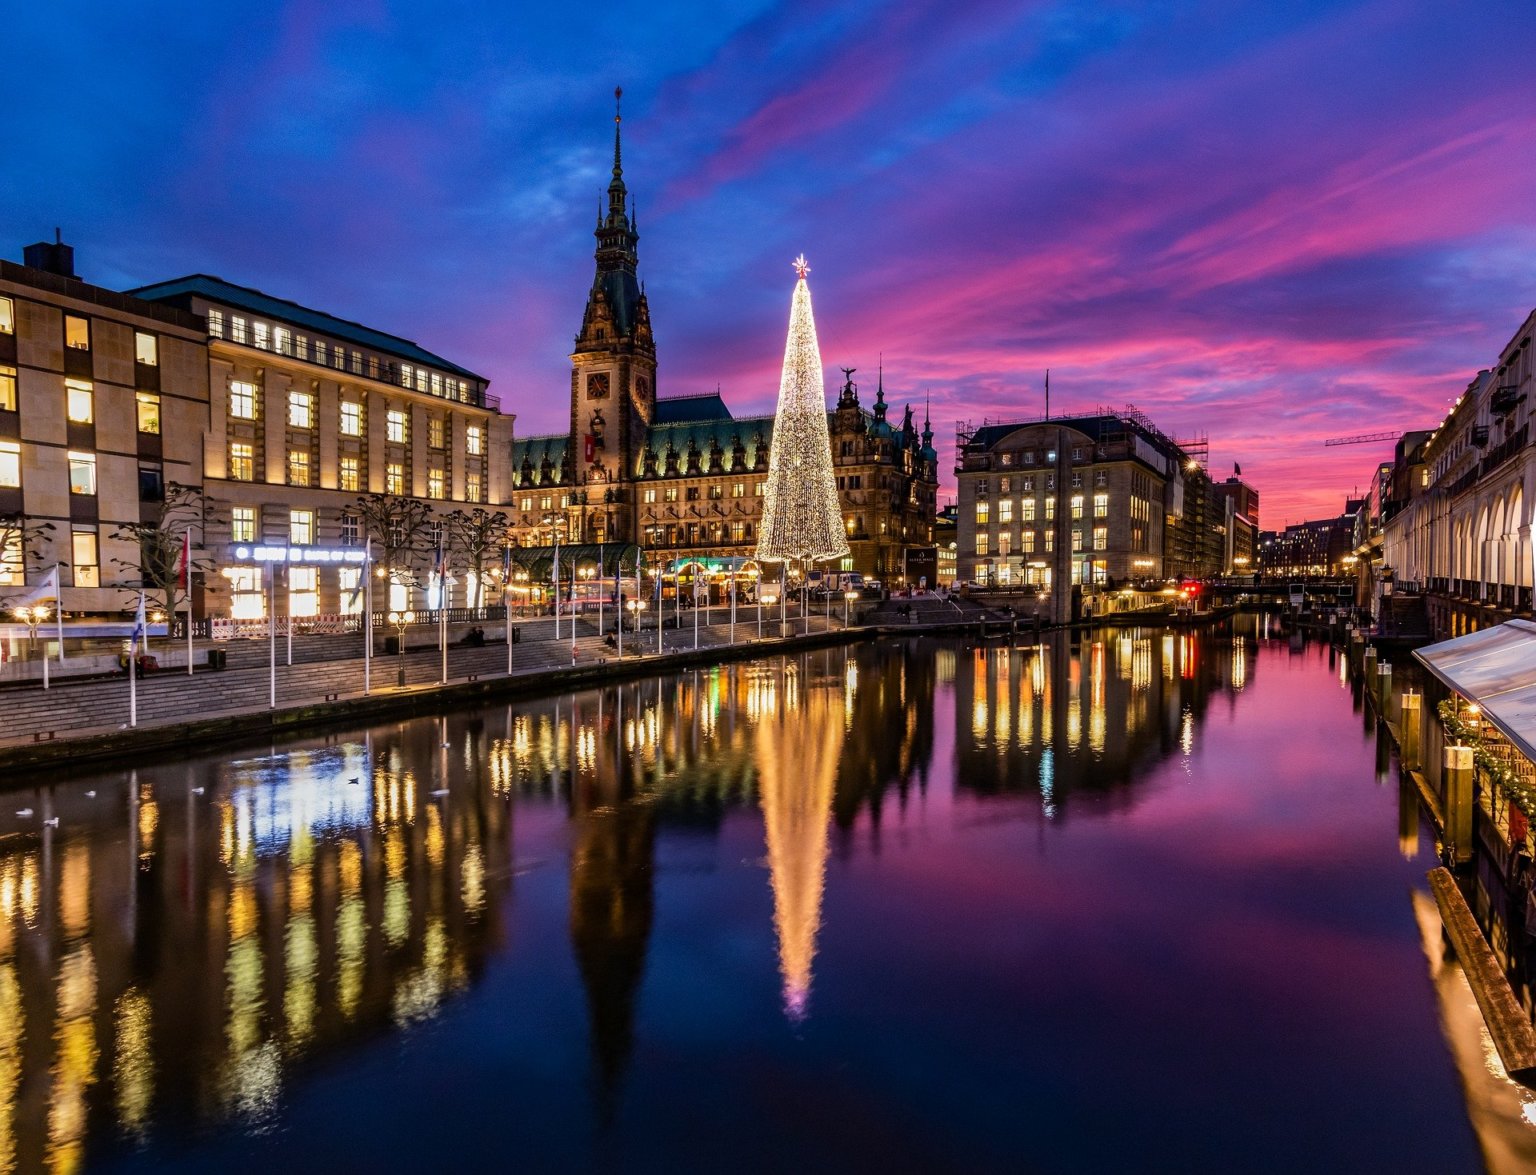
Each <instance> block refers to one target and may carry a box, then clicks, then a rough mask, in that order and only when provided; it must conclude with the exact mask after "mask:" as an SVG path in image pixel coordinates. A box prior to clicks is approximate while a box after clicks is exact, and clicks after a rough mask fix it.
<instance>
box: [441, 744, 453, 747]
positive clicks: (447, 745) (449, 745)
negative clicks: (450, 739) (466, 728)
mask: <svg viewBox="0 0 1536 1175" xmlns="http://www.w3.org/2000/svg"><path fill="white" fill-rule="evenodd" d="M452 745H453V744H452V743H444V744H443V746H445V747H451V746H452Z"/></svg>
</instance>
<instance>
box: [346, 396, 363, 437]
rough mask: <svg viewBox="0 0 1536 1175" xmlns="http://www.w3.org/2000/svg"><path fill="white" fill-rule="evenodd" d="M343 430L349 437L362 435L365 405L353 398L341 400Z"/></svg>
mask: <svg viewBox="0 0 1536 1175" xmlns="http://www.w3.org/2000/svg"><path fill="white" fill-rule="evenodd" d="M341 431H342V432H343V433H344V434H346V435H347V436H349V437H356V436H361V435H362V432H363V406H362V405H361V404H355V403H353V402H352V401H351V400H343V401H342V402H341Z"/></svg>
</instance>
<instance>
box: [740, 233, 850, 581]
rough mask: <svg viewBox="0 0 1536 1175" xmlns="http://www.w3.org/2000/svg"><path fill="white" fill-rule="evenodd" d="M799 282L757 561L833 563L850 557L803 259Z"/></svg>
mask: <svg viewBox="0 0 1536 1175" xmlns="http://www.w3.org/2000/svg"><path fill="white" fill-rule="evenodd" d="M795 270H796V272H797V273H798V274H799V275H800V278H799V280H798V281H797V282H796V283H795V296H794V301H793V303H792V304H791V306H790V311H789V338H788V340H787V341H786V343H785V345H784V374H783V375H782V376H781V377H780V379H779V406H778V411H777V412H776V413H775V414H774V418H773V445H772V447H771V448H770V449H769V451H768V483H767V486H766V488H765V489H764V491H763V521H762V525H761V527H760V528H759V530H758V537H757V557H758V558H759V559H772V560H775V561H778V560H785V559H835V558H837V557H839V556H842V555H846V554H847V553H848V537H847V535H846V534H845V533H844V531H843V514H842V509H841V507H840V506H839V504H838V500H837V482H836V480H835V479H834V477H833V475H832V442H831V440H830V439H829V438H828V436H827V400H826V391H825V388H824V387H823V383H822V374H821V349H820V347H819V346H818V345H817V342H816V319H815V317H814V316H813V315H812V314H811V288H810V286H808V285H806V283H805V275H806V273H808V272H809V267H808V266H807V265H806V264H805V258H804V257H801V258H798V259H797V260H796V261H795Z"/></svg>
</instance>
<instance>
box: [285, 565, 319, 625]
mask: <svg viewBox="0 0 1536 1175" xmlns="http://www.w3.org/2000/svg"><path fill="white" fill-rule="evenodd" d="M319 582H320V569H319V568H318V567H290V568H288V615H290V616H317V615H319V613H320V593H319V592H318V591H317V590H316V587H317V585H318V584H319Z"/></svg>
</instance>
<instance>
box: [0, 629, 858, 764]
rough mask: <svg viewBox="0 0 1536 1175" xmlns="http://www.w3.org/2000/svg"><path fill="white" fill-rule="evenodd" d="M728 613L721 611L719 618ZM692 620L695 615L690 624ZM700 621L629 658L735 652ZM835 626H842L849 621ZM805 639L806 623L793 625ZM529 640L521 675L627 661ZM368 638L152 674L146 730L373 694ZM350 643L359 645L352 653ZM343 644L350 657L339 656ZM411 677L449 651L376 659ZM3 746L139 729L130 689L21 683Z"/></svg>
mask: <svg viewBox="0 0 1536 1175" xmlns="http://www.w3.org/2000/svg"><path fill="white" fill-rule="evenodd" d="M718 612H719V610H718V609H717V610H716V617H718ZM688 618H691V614H686V615H685V620H686V619H688ZM702 619H703V618H702V617H700V621H701V623H700V624H699V627H698V630H697V634H695V630H694V628H693V626H692V625H691V624H688V623H684V624H683V625H682V626H680V627H678V628H665V629H663V631H662V633H661V648H660V649H659V650H658V648H657V634H656V632H655V630H654V629H652V630H649V631H642V632H639V633H634V632H626V633H625V634H624V654H625V658H626V659H630V658H636V657H641V656H650V655H654V654H656V653H657V652H658V651H660V652H662V653H680V652H686V651H691V650H693V649H695V648H699V649H711V648H719V647H722V646H725V645H728V644H730V643H732V642H731V637H732V630H731V627H730V625H729V624H728V623H716V624H712V625H705V624H703V623H702ZM831 627H832V628H833V629H837V628H841V627H842V624H841V618H835V619H834V622H833V623H832V625H831ZM793 628H794V631H795V633H797V634H798V633H799V632H800V631H801V623H800V622H798V621H797V622H795V623H794V624H793ZM827 629H828V624H827V621H826V618H825V617H824V616H816V615H813V616H811V618H810V624H809V629H808V631H810V632H817V633H819V632H825V631H827ZM756 633H757V626H756V623H755V617H754V623H752V624H744V623H738V624H737V625H736V626H735V631H734V636H735V643H736V644H745V643H748V642H749V641H752V640H755V639H756ZM522 634H523V639H521V640H519V641H518V642H516V643H514V644H513V645H512V648H511V673H512V674H513V675H514V676H520V675H529V674H537V673H548V672H553V671H558V670H561V669H569V668H572V667H573V666H576V667H591V666H593V665H597V664H600V663H602V662H605V661H613V660H616V659H617V658H618V655H619V654H618V649H617V645H616V642H615V644H612V645H610V644H609V643H608V642H607V640H605V638H604V637H602V636H599V635H598V633H597V631H596V625H595V624H594V623H590V622H588V621H587V620H585V619H583V620H581V621H579V622H578V623H577V631H576V637H575V641H574V649H573V642H572V640H571V636H570V625H569V621H567V622H566V623H565V624H563V625H562V626H561V639H560V640H558V641H557V640H555V639H554V628H553V624H552V623H550V622H547V621H539V622H534V623H533V624H530V625H526V626H524V628H523V629H522ZM764 636H765V637H774V638H776V637H778V636H779V625H778V624H777V623H776V622H775V623H772V624H766V623H765V625H764ZM327 641H328V642H330V649H331V652H332V654H333V655H332V656H331V657H330V658H329V659H325V658H324V657H323V652H324V645H323V642H327ZM358 645H359V642H358V640H357V639H356V638H355V637H353V638H350V639H349V638H345V637H328V638H300V639H296V640H295V642H294V660H293V664H292V665H289V664H286V663H285V662H286V653H287V650H286V642H279V643H278V645H277V658H278V664H277V665H276V668H275V670H273V669H272V668H270V667H269V662H268V658H269V656H270V652H271V650H270V649H269V647H268V645H267V643H266V642H265V641H244V642H231V643H230V646H229V656H228V664H229V668H227V669H224V670H210V669H206V668H199V669H198V670H197V672H196V673H195V674H193V675H191V676H188V675H187V674H186V673H185V672H184V671H174V670H173V671H169V672H163V673H156V674H150V675H149V676H146V677H143V678H140V679H139V681H138V687H137V693H138V725H139V726H140V727H153V726H162V725H170V724H174V723H179V722H186V721H188V720H191V719H203V718H218V717H222V716H226V715H232V714H242V713H254V712H261V711H266V710H269V709H272V708H274V707H273V706H272V693H273V678H274V676H275V681H276V690H275V692H276V706H275V708H276V709H279V710H282V709H288V708H292V707H302V706H307V705H314V704H320V703H324V702H327V701H334V700H340V699H344V698H353V697H360V696H362V694H363V658H362V656H361V655H360V654H359V653H358V652H357V651H356V649H357V646H358ZM347 646H351V647H350V648H347ZM338 647H340V648H347V652H346V655H344V656H342V657H336V656H335V655H334V654H335V652H336V651H337V649H338ZM507 654H508V649H507V646H506V644H505V643H504V642H500V641H498V642H496V643H494V644H489V645H485V646H482V647H469V646H462V645H456V646H453V647H451V648H450V649H449V650H448V681H449V682H450V683H454V682H464V681H468V680H472V679H477V678H488V677H498V676H502V677H504V676H506V675H507V673H508V656H507ZM402 668H403V670H404V676H405V683H406V688H407V689H418V690H419V689H421V688H423V687H429V686H431V685H435V684H437V683H439V682H440V681H441V680H442V654H441V651H440V650H438V649H436V648H431V647H427V648H415V649H408V650H407V651H406V653H405V655H404V656H403V657H400V656H398V655H396V654H384V655H379V656H375V657H374V658H373V665H372V683H371V684H372V688H371V692H372V693H373V694H375V695H378V694H387V693H390V692H394V691H397V690H399V688H400V687H399V685H398V684H397V683H398V681H399V674H400V671H401V669H402ZM0 699H3V705H0V714H3V718H0V746H3V745H9V744H18V743H32V742H36V741H39V740H45V741H51V740H53V739H63V738H73V737H80V736H84V735H89V734H99V733H106V732H112V731H117V730H121V729H123V728H125V727H127V726H128V722H129V682H128V679H127V677H126V675H125V676H121V677H113V678H93V679H88V680H74V681H71V680H68V679H64V680H62V681H59V682H56V683H55V684H54V685H53V688H51V689H49V690H46V691H45V690H43V689H42V687H41V685H40V684H36V685H28V686H16V687H10V688H7V689H5V690H4V691H3V692H0Z"/></svg>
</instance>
